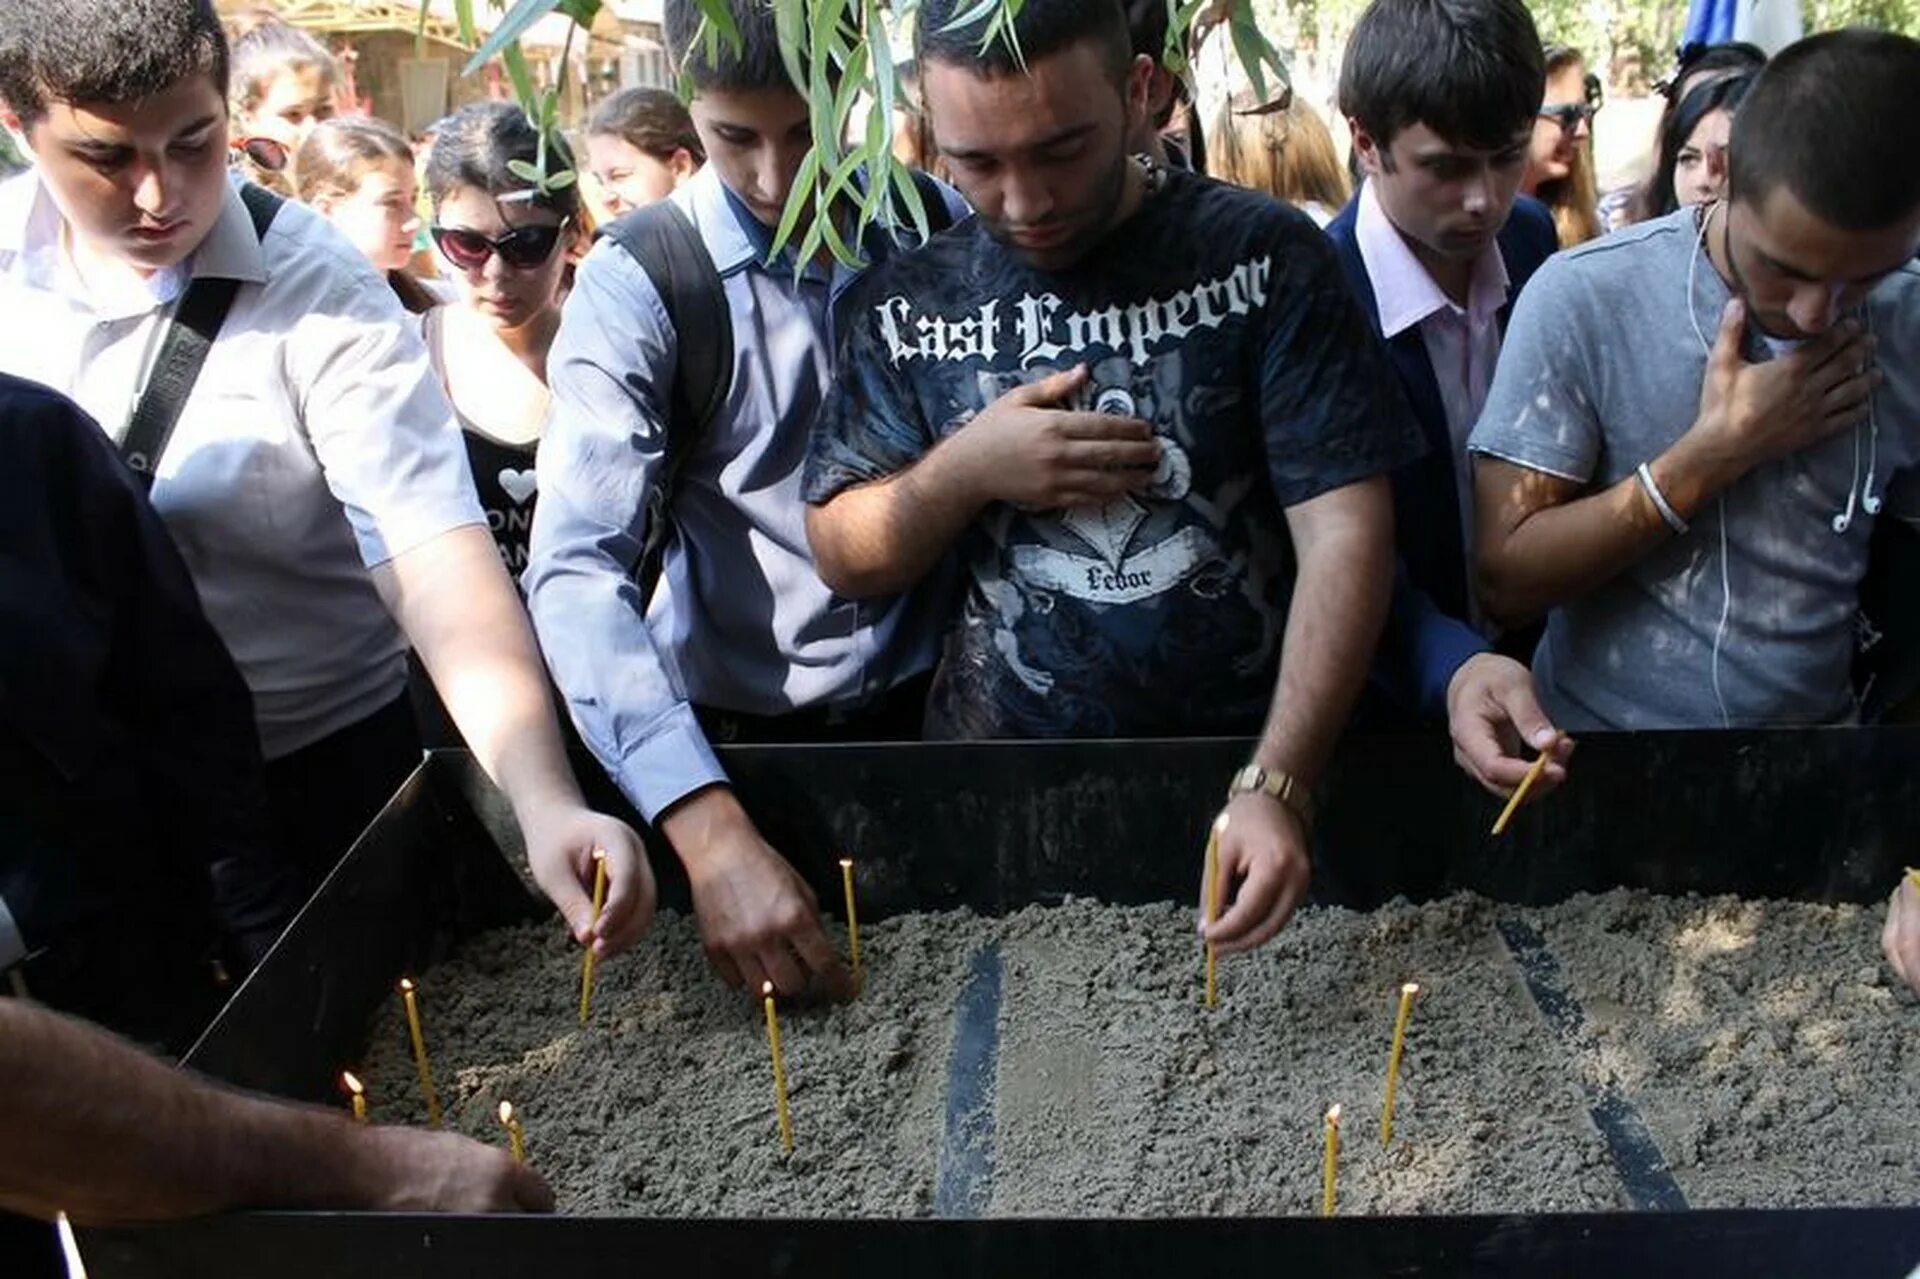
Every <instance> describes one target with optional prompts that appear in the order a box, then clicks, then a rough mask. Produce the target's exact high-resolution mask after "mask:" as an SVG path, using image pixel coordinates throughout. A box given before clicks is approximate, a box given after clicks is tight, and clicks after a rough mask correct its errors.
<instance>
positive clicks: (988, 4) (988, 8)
mask: <svg viewBox="0 0 1920 1279" xmlns="http://www.w3.org/2000/svg"><path fill="white" fill-rule="evenodd" d="M1004 3H1006V0H978V3H976V4H974V5H973V6H972V7H971V8H968V9H962V10H961V11H960V12H959V13H956V14H954V15H953V18H952V20H951V21H949V22H948V23H947V25H946V26H944V27H941V28H940V32H941V34H942V35H945V34H946V33H948V32H951V31H959V30H961V29H963V28H965V27H970V26H972V25H973V24H974V23H976V22H979V21H981V20H983V19H985V18H986V17H987V16H988V15H990V14H992V13H993V12H994V11H995V10H997V9H999V7H1000V6H1001V5H1002V4H1004ZM984 44H985V42H984V41H983V42H982V45H983V47H984Z"/></svg>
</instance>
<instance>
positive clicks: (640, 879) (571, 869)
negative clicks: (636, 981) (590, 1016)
mask: <svg viewBox="0 0 1920 1279" xmlns="http://www.w3.org/2000/svg"><path fill="white" fill-rule="evenodd" d="M521 829H522V832H523V833H524V834H525V835H526V839H527V863H528V865H529V866H531V867H532V869H533V880H534V882H535V883H536V884H538V885H540V891H541V892H543V893H545V894H546V895H547V897H548V899H549V900H550V901H552V902H553V904H554V905H555V906H557V907H559V909H560V916H561V918H563V919H565V920H566V921H567V931H568V932H571V933H572V934H573V939H574V940H575V941H577V942H579V943H580V944H581V945H583V946H587V945H591V946H592V947H593V950H594V953H595V954H597V955H599V956H600V957H601V958H603V959H604V958H606V957H607V956H609V955H616V954H618V953H619V952H621V951H623V950H625V949H626V948H627V947H629V946H631V945H633V943H634V941H635V940H636V939H638V938H639V936H640V934H641V933H642V932H644V931H646V927H647V925H648V924H650V923H652V922H653V908H654V886H653V867H651V866H649V865H648V864H647V850H646V847H645V845H643V844H642V843H641V842H640V837H639V836H638V835H636V834H634V832H633V828H632V827H630V826H628V825H627V824H626V823H625V822H622V821H619V820H617V819H615V818H612V817H607V816H605V815H603V814H601V813H596V812H594V811H593V810H592V809H590V808H587V807H586V806H585V805H584V804H579V803H555V804H550V805H547V806H546V807H543V808H539V809H535V810H534V811H533V812H531V813H530V814H529V815H528V818H527V820H526V821H525V822H524V823H523V825H522V827H521ZM595 849H599V850H601V851H602V852H604V853H605V854H606V855H607V900H606V905H605V908H604V909H603V910H602V911H601V912H600V927H599V928H598V929H597V930H596V929H595V928H594V926H593V879H594V865H593V853H594V850H595Z"/></svg>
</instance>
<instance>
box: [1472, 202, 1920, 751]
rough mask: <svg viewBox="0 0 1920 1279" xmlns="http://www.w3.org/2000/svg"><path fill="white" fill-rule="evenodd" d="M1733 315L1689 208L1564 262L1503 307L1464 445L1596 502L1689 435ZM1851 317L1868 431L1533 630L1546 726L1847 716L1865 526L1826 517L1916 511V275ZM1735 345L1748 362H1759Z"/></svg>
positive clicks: (1868, 520) (1706, 520)
mask: <svg viewBox="0 0 1920 1279" xmlns="http://www.w3.org/2000/svg"><path fill="white" fill-rule="evenodd" d="M1728 300H1729V293H1728V290H1727V286H1726V284H1725V283H1724V282H1723V281H1722V280H1721V279H1720V276H1719V274H1718V272H1716V271H1715V270H1714V267H1713V263H1712V261H1711V260H1710V259H1709V258H1708V257H1707V255H1706V253H1705V251H1704V249H1703V248H1701V247H1700V238H1699V228H1698V224H1697V222H1696V219H1695V215H1694V211H1693V210H1692V209H1682V210H1681V211H1679V212H1678V213H1675V214H1673V215H1672V216H1670V217H1666V218H1661V219H1659V220H1657V221H1653V222H1647V223H1642V224H1641V225H1639V226H1635V227H1631V228H1629V229H1627V230H1625V231H1621V232H1617V233H1615V234H1613V235H1610V236H1608V237H1606V238H1604V239H1601V240H1596V241H1594V242H1592V243H1590V244H1586V245H1582V246H1580V247H1579V248H1576V249H1573V250H1571V251H1569V252H1566V253H1562V254H1560V255H1559V256H1557V257H1555V258H1553V259H1552V260H1551V261H1549V262H1548V263H1547V264H1546V265H1545V266H1544V267H1542V268H1541V269H1540V271H1539V273H1538V274H1537V275H1535V276H1534V277H1533V280H1532V282H1531V283H1529V284H1528V285H1527V290H1526V292H1525V293H1524V294H1523V295H1522V296H1521V298H1520V302H1519V305H1518V307H1517V308H1516V310H1515V313H1514V316H1513V320H1512V323H1511V324H1510V325H1509V326H1508V330H1507V337H1506V344H1505V346H1504V347H1503V348H1502V350H1501V355H1500V367H1499V370H1498V372H1497V373H1496V374H1495V376H1494V382H1493V388H1492V390H1491V391H1490V393H1489V395H1488V398H1487V405H1486V409H1485V411H1484V412H1483V413H1482V414H1481V417H1480V423H1479V425H1478V426H1477V427H1476V428H1475V429H1474V432H1473V435H1472V438H1471V439H1470V440H1469V441H1468V448H1469V449H1470V450H1471V451H1473V452H1476V453H1485V454H1488V455H1489V456H1492V457H1497V458H1502V459H1505V460H1507V461H1509V462H1515V463H1518V464H1519V465H1521V466H1525V467H1528V468H1530V469H1532V470H1536V471H1544V472H1546V473H1548V474H1550V475H1556V476H1559V477H1561V478H1563V479H1568V480H1572V481H1574V482H1576V483H1579V484H1582V485H1586V486H1588V487H1589V489H1590V490H1591V491H1598V490H1600V489H1604V488H1606V487H1608V486H1611V485H1613V484H1616V483H1618V482H1619V481H1621V480H1623V479H1625V478H1627V477H1628V476H1630V475H1632V474H1633V473H1634V469H1635V468H1636V467H1637V466H1639V464H1640V463H1642V462H1647V461H1651V460H1652V459H1653V458H1655V457H1657V456H1659V455H1660V454H1661V453H1662V452H1664V451H1665V450H1666V449H1667V448H1668V447H1670V446H1671V445H1672V444H1673V443H1674V441H1676V440H1678V439H1679V438H1680V437H1681V436H1682V435H1683V434H1685V433H1686V430H1687V428H1688V427H1689V426H1691V425H1692V423H1693V419H1694V417H1695V415H1696V413H1697V411H1698V409H1699V403H1700V386H1701V381H1702V378H1703V377H1704V374H1705V370H1706V360H1707V349H1708V347H1709V345H1710V344H1711V343H1712V342H1713V340H1714V338H1715V335H1716V333H1717V332H1718V330H1719V326H1720V315H1721V312H1722V310H1723V309H1724V308H1725V306H1726V304H1727V302H1728ZM1689 308H1691V310H1689ZM1864 310H1865V313H1866V320H1867V323H1869V324H1870V325H1871V326H1872V331H1873V332H1874V334H1875V335H1876V337H1877V338H1878V340H1879V346H1878V350H1877V355H1876V360H1877V363H1878V364H1879V366H1880V368H1881V369H1882V370H1883V371H1884V372H1885V374H1886V382H1885V384H1884V385H1883V386H1882V387H1881V388H1880V390H1879V391H1878V392H1876V393H1875V395H1874V397H1873V420H1872V424H1871V425H1863V426H1861V427H1860V428H1859V429H1858V430H1857V431H1849V432H1846V433H1843V434H1841V435H1839V436H1836V437H1835V438H1833V439H1830V440H1827V441H1825V442H1823V443H1821V444H1818V445H1815V446H1814V447H1812V448H1809V449H1805V450H1803V451H1801V452H1800V453H1797V454H1794V455H1792V456H1790V457H1786V458H1783V459H1781V460H1779V461H1777V462H1773V463H1770V464H1768V465H1765V466H1761V467H1757V468H1755V469H1754V470H1752V471H1750V472H1748V473H1747V475H1746V476H1744V477H1743V478H1742V479H1741V480H1740V481H1739V482H1738V483H1737V484H1735V485H1734V486H1733V487H1732V488H1730V489H1728V490H1727V491H1726V492H1725V493H1724V494H1722V495H1721V497H1720V498H1719V499H1717V500H1716V501H1714V502H1712V503H1709V504H1708V505H1707V506H1706V507H1704V508H1702V509H1701V510H1700V511H1699V512H1698V513H1697V514H1696V516H1695V518H1694V519H1693V521H1692V531H1691V532H1689V533H1688V534H1687V535H1686V536H1684V537H1678V538H1675V539H1674V540H1673V541H1672V542H1670V543H1668V544H1666V545H1664V546H1662V547H1660V548H1659V549H1658V550H1656V551H1654V552H1653V553H1652V554H1650V555H1648V556H1647V557H1646V558H1644V559H1642V560H1641V561H1640V562H1639V563H1637V564H1635V565H1633V566H1632V567H1631V568H1629V569H1628V570H1627V571H1626V572H1624V573H1622V574H1620V575H1619V576H1618V577H1616V578H1614V579H1613V580H1612V581H1611V582H1608V583H1607V584H1605V585H1604V586H1601V587H1599V588H1597V589H1595V590H1593V591H1591V592H1589V593H1588V594H1587V595H1585V596H1583V597H1582V598H1580V599H1578V600H1576V601H1574V602H1572V603H1569V604H1566V605H1563V606H1562V607H1560V608H1557V609H1555V610H1554V611H1553V612H1552V613H1551V614H1550V615H1549V617H1548V619H1547V631H1546V638H1545V639H1544V640H1543V641H1542V642H1541V645H1540V649H1539V651H1538V653H1537V654H1536V655H1535V658H1534V674H1535V677H1536V679H1537V681H1538V683H1539V685H1540V694H1541V700H1542V702H1543V704H1544V706H1545V707H1546V710H1547V712H1548V713H1549V714H1550V715H1552V716H1553V717H1554V718H1555V719H1556V721H1557V722H1558V723H1559V724H1560V725H1561V726H1562V727H1564V728H1567V729H1572V730H1581V729H1596V728H1621V729H1647V728H1701V727H1720V726H1723V725H1730V726H1754V725H1764V724H1819V723H1833V722H1840V721H1845V720H1847V719H1849V718H1851V717H1852V715H1853V713H1854V705H1853V695H1852V690H1851V686H1850V684H1849V679H1848V675H1849V669H1850V663H1851V657H1852V622H1853V615H1854V609H1855V605H1856V603H1857V599H1858V593H1859V585H1860V579H1861V578H1862V576H1864V574H1865V573H1866V568H1867V546H1868V542H1869V540H1870V538H1871V535H1872V532H1873V518H1872V516H1871V515H1870V514H1868V512H1867V511H1866V510H1865V509H1864V508H1860V509H1856V510H1855V512H1854V515H1853V518H1852V520H1851V522H1850V523H1849V525H1848V526H1847V528H1846V529H1845V531H1844V532H1836V530H1835V523H1834V521H1835V517H1836V516H1838V515H1840V514H1842V513H1843V512H1845V511H1846V510H1847V506H1848V494H1849V493H1850V492H1853V493H1857V494H1862V495H1864V494H1868V493H1871V494H1872V495H1873V496H1874V497H1876V498H1882V499H1883V500H1884V506H1883V508H1882V511H1881V513H1882V514H1883V515H1889V516H1894V515H1897V516H1902V517H1906V518H1913V517H1915V516H1916V515H1920V487H1917V486H1916V481H1915V479H1914V475H1913V467H1914V464H1915V462H1916V460H1917V459H1920V268H1916V267H1915V266H1913V265H1908V266H1906V267H1904V268H1902V269H1901V270H1899V271H1897V272H1895V273H1894V274H1893V275H1892V276H1890V277H1888V278H1887V279H1886V280H1885V281H1884V282H1883V283H1882V284H1881V285H1880V286H1879V287H1878V288H1876V289H1875V290H1874V291H1873V293H1872V294H1871V295H1870V296H1869V297H1868V299H1867V303H1866V306H1865V308H1864ZM1748 338H1749V340H1748V343H1747V346H1748V351H1747V357H1748V358H1749V359H1750V360H1756V361H1757V360H1764V359H1770V358H1772V355H1771V353H1770V352H1769V351H1768V349H1767V347H1766V345H1765V344H1764V343H1763V342H1761V341H1760V340H1759V338H1758V336H1757V335H1756V334H1755V333H1754V332H1753V330H1752V329H1751V328H1750V329H1749V332H1748ZM1723 545H1724V547H1725V554H1724V556H1723V554H1722V546H1723ZM1716 649H1717V651H1718V656H1717V659H1716V655H1715V654H1716Z"/></svg>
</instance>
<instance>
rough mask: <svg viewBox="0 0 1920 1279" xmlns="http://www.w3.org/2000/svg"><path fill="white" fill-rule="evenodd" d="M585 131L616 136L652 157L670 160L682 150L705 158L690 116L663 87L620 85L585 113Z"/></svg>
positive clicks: (703, 148) (678, 100)
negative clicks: (590, 112)
mask: <svg viewBox="0 0 1920 1279" xmlns="http://www.w3.org/2000/svg"><path fill="white" fill-rule="evenodd" d="M587 134H588V136H590V137H591V136H593V135H595V134H602V135H605V136H607V137H613V138H619V139H620V140H621V141H623V142H625V143H626V144H627V145H628V146H631V147H633V148H634V149H636V150H639V151H644V152H645V153H646V154H648V155H650V156H652V157H653V158H654V159H656V160H670V159H672V158H673V153H674V152H675V151H682V150H684V151H685V152H686V153H687V154H688V155H690V156H692V157H693V158H694V159H695V160H702V161H704V160H705V159H706V158H707V152H706V148H705V147H703V146H701V145H700V135H699V134H698V133H696V132H694V129H693V117H692V116H690V115H688V114H687V109H686V107H685V106H683V105H681V102H680V99H679V98H677V97H675V96H674V95H673V94H671V93H668V92H667V91H666V90H665V89H622V90H620V91H619V92H618V93H614V94H610V95H609V96H607V97H606V98H603V99H602V100H601V101H600V104H599V105H598V106H596V107H594V109H593V114H592V115H590V116H588V117H587Z"/></svg>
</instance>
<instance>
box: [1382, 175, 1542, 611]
mask: <svg viewBox="0 0 1920 1279" xmlns="http://www.w3.org/2000/svg"><path fill="white" fill-rule="evenodd" d="M1354 238H1355V240H1356V241H1358V243H1359V245H1360V257H1361V259H1362V260H1363V261H1364V262H1365V263H1366V265H1367V276H1368V278H1369V279H1370V280H1371V281H1372V283H1373V293H1374V298H1375V300H1376V301H1377V302H1378V304H1379V307H1380V336H1381V337H1382V338H1384V339H1385V340H1387V341H1392V340H1393V339H1394V338H1396V337H1398V336H1399V335H1400V334H1402V333H1404V332H1406V331H1407V330H1408V329H1411V328H1414V327H1415V326H1418V327H1419V329H1420V341H1421V344H1422V345H1423V346H1425V347H1426V350H1427V359H1428V361H1429V362H1430V363H1431V364H1432V365H1433V379H1434V381H1435V382H1436V383H1438V385H1439V387H1440V403H1441V407H1442V408H1443V409H1444V410H1445V411H1446V415H1447V431H1448V434H1449V435H1451V436H1452V439H1453V456H1454V468H1453V471H1454V484H1455V486H1456V491H1457V496H1458V497H1459V499H1460V522H1461V525H1462V528H1461V530H1460V539H1461V545H1462V547H1464V548H1465V550H1466V554H1467V580H1468V581H1469V582H1471V581H1472V580H1473V468H1472V467H1471V466H1469V465H1468V464H1467V460H1466V458H1467V437H1468V436H1469V435H1471V434H1472V433H1473V427H1474V423H1476V422H1478V421H1479V420H1480V411H1481V409H1482V408H1484V407H1485V406H1486V402H1487V390H1488V388H1489V387H1491V386H1492V385H1493V371H1494V366H1495V365H1496V364H1497V363H1498V362H1499V359H1500V308H1501V307H1503V306H1505V305H1506V304H1507V290H1508V280H1507V266H1506V262H1505V261H1504V260H1503V259H1502V258H1501V256H1500V248H1499V246H1498V245H1497V244H1492V243H1489V244H1488V246H1487V247H1486V249H1485V250H1484V251H1483V252H1482V253H1481V254H1480V257H1479V258H1478V259H1477V260H1476V261H1475V262H1474V264H1473V276H1472V278H1471V280H1470V281H1469V283H1468V285H1467V305H1466V306H1464V307H1462V306H1459V305H1457V304H1456V303H1455V302H1454V301H1453V300H1452V299H1451V298H1449V297H1448V296H1447V295H1446V293H1445V291H1444V290H1442V289H1441V287H1440V286H1439V285H1438V284H1436V283H1434V280H1433V276H1431V275H1430V274H1428V273H1427V268H1426V267H1424V266H1422V265H1421V263H1420V259H1419V258H1417V257H1415V256H1414V253H1413V250H1412V248H1410V247H1409V246H1408V244H1407V242H1406V240H1405V239H1404V238H1402V237H1401V235H1400V232H1399V231H1398V230H1397V229H1395V227H1394V225H1393V223H1392V222H1391V221H1390V220H1389V219H1388V218H1387V213H1386V210H1385V209H1383V208H1381V207H1380V196H1379V194H1378V193H1377V192H1376V191H1375V190H1374V187H1373V183H1371V182H1369V183H1367V184H1366V185H1365V186H1364V187H1362V188H1361V190H1360V208H1359V211H1358V213H1357V214H1356V216H1355V219H1354ZM1468 607H1469V608H1470V609H1471V610H1472V613H1473V616H1472V621H1473V624H1474V627H1475V629H1477V630H1480V631H1482V632H1485V631H1486V630H1487V625H1486V621H1485V618H1484V617H1483V616H1482V614H1481V612H1480V606H1479V603H1478V601H1477V600H1475V599H1472V598H1469V600H1468Z"/></svg>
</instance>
